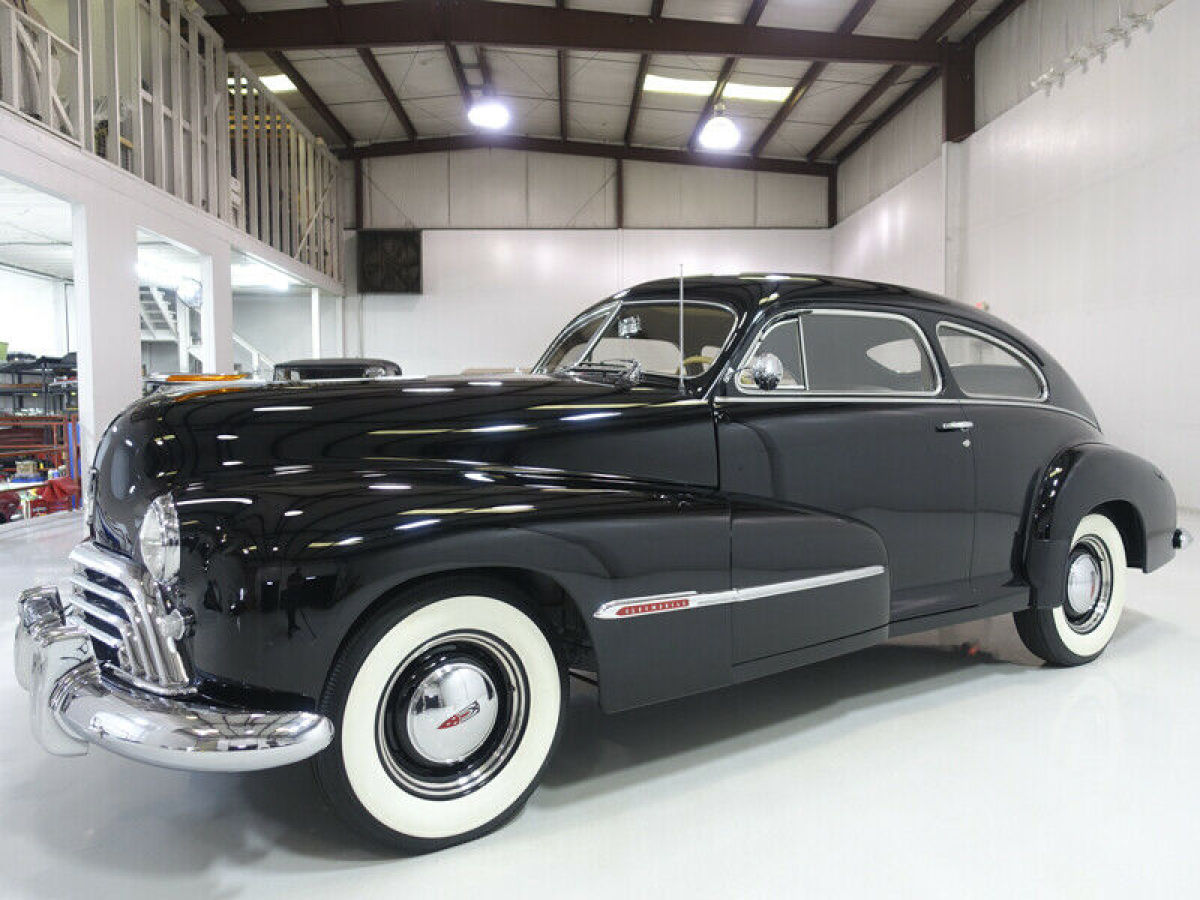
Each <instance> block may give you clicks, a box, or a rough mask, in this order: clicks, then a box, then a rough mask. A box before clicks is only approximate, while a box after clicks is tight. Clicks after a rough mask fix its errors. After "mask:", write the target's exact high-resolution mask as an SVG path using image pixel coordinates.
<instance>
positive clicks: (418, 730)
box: [407, 662, 500, 765]
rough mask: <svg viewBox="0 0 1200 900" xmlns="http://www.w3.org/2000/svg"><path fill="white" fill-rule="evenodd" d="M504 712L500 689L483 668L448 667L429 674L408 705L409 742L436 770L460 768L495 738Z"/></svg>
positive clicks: (452, 664) (468, 666)
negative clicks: (493, 734) (495, 728)
mask: <svg viewBox="0 0 1200 900" xmlns="http://www.w3.org/2000/svg"><path fill="white" fill-rule="evenodd" d="M499 711H500V701H499V699H498V698H497V697H496V687H495V685H493V684H492V679H491V678H489V677H488V674H487V672H485V671H484V670H483V669H482V668H481V667H479V666H477V665H475V664H474V663H470V662H458V663H448V664H446V665H444V666H441V667H440V668H438V669H435V670H434V671H433V672H431V673H430V674H429V675H428V676H427V677H426V678H425V679H424V680H423V681H421V683H420V684H419V685H417V689H416V690H415V691H414V692H413V695H412V699H411V700H410V701H409V703H408V717H407V728H408V739H409V740H410V741H411V742H412V745H413V747H414V748H415V749H416V751H417V752H418V753H419V754H421V756H422V757H424V758H425V760H427V761H428V762H430V763H433V764H434V765H449V764H451V763H457V762H462V761H463V760H464V759H466V758H467V757H468V756H470V755H471V754H472V753H473V752H474V751H475V750H478V749H479V747H480V745H481V744H482V743H483V742H484V741H485V740H487V736H488V735H489V734H491V731H492V728H493V726H495V724H496V718H497V716H498V715H499Z"/></svg>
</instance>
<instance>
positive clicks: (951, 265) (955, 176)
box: [942, 141, 967, 300]
mask: <svg viewBox="0 0 1200 900" xmlns="http://www.w3.org/2000/svg"><path fill="white" fill-rule="evenodd" d="M966 177H967V142H966V141H963V142H962V143H958V144H956V143H953V142H949V141H947V142H946V143H944V144H942V179H943V181H942V198H943V202H944V204H945V208H944V209H943V211H942V228H943V233H942V237H943V240H944V242H945V243H944V244H943V247H942V251H943V266H944V272H943V278H942V293H944V294H945V295H946V296H947V297H952V298H953V299H955V300H958V299H960V298H961V297H962V290H963V285H962V284H961V277H960V273H961V271H962V248H963V228H964V227H965V225H966V222H965V217H964V215H963V205H964V203H965V202H966V196H967V189H966Z"/></svg>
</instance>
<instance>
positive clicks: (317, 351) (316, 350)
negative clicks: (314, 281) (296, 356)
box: [311, 288, 321, 359]
mask: <svg viewBox="0 0 1200 900" xmlns="http://www.w3.org/2000/svg"><path fill="white" fill-rule="evenodd" d="M311 316H312V355H313V359H320V357H321V292H320V290H318V289H317V288H313V289H312V310H311Z"/></svg>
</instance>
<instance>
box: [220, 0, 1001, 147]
mask: <svg viewBox="0 0 1200 900" xmlns="http://www.w3.org/2000/svg"><path fill="white" fill-rule="evenodd" d="M202 2H203V5H204V6H205V7H206V8H209V9H210V10H212V11H214V12H217V11H223V9H222V8H221V7H220V5H219V0H202ZM348 2H352V3H353V2H367V0H348ZM495 2H507V0H495ZM519 2H522V3H526V4H532V5H538V6H553V5H554V0H519ZM951 2H952V0H878V2H876V4H875V6H874V7H873V8H872V10H871V11H870V12H869V13H868V14H867V16H866V18H865V19H864V20H863V22H862V23H861V24H860V25H859V27H858V28H857V29H856V33H857V34H864V35H875V36H888V37H898V38H907V39H913V38H917V37H919V36H920V35H921V34H922V33H923V32H924V31H925V30H926V29H927V28H928V27H929V26H930V25H931V24H932V23H933V22H934V21H935V20H936V19H937V18H938V16H939V15H941V14H942V12H944V11H945V9H946V8H947V7H948V6H949V5H950V3H951ZM650 3H651V0H568V6H569V7H571V8H573V9H591V10H600V11H606V12H619V13H630V14H636V15H645V14H646V13H648V12H649V10H650ZM998 3H999V0H979V2H977V3H975V4H974V6H973V7H972V8H971V9H970V11H968V13H967V14H966V15H964V16H963V17H962V18H961V19H960V20H959V22H958V24H957V25H955V27H954V28H953V29H952V30H951V31H950V33H949V37H950V38H951V39H952V40H956V39H958V38H961V37H962V36H963V35H964V34H966V33H967V32H968V31H969V30H970V29H971V28H973V27H974V26H975V25H977V24H978V23H979V21H980V20H981V19H983V17H984V16H986V15H987V14H988V13H989V12H990V11H991V10H992V9H993V8H994V7H995V6H997V5H998ZM245 5H246V6H247V7H248V8H249V9H250V10H251V11H252V12H253V11H267V10H277V9H285V8H298V7H319V6H322V5H323V3H322V2H321V0H245ZM749 5H750V0H666V4H665V6H664V16H665V17H670V18H686V19H696V20H703V21H714V22H741V21H742V20H743V18H744V16H745V14H746V10H747V9H748V7H749ZM853 5H854V0H769V2H768V3H767V6H766V9H765V10H764V12H763V15H762V18H761V19H760V24H761V25H763V26H777V27H785V28H804V29H811V30H816V31H833V30H835V29H836V28H837V27H838V24H839V23H840V22H841V21H842V20H843V19H844V18H845V16H846V14H847V13H848V12H849V11H850V9H851V8H852V7H853ZM460 51H461V54H462V56H463V58H464V62H466V63H470V62H473V59H474V56H473V49H472V48H470V47H466V46H464V47H462V48H460ZM375 55H376V56H377V58H378V59H379V63H380V66H381V67H382V68H383V71H384V72H385V73H386V74H387V77H388V79H389V80H390V81H391V84H392V86H393V87H394V88H395V90H396V93H397V94H398V95H399V97H400V99H401V102H402V103H403V104H404V108H405V110H406V112H407V113H408V115H409V117H410V118H411V119H412V121H413V124H414V126H415V127H416V129H417V132H418V134H419V135H420V136H421V137H444V136H449V135H458V134H469V133H472V132H473V131H474V129H473V128H472V127H471V126H470V125H469V123H468V122H467V119H466V110H465V109H464V108H463V102H462V98H461V97H460V95H459V91H458V86H457V82H456V81H455V78H454V74H453V71H452V69H451V67H450V64H449V62H448V60H447V57H446V52H445V50H444V48H442V47H441V46H436V47H428V48H411V47H406V48H400V49H397V48H379V49H377V50H375ZM487 55H488V61H489V62H490V64H491V69H492V77H493V81H494V85H495V89H496V91H497V93H498V94H500V95H501V96H503V97H504V98H506V99H507V100H508V101H509V102H510V105H511V108H512V113H513V124H512V125H511V126H510V130H511V131H513V132H514V133H518V134H523V135H529V136H534V137H553V138H557V137H559V136H560V135H559V119H558V76H557V59H556V54H555V52H554V51H553V50H540V49H519V48H516V49H514V48H488V49H487ZM287 56H288V59H289V60H291V61H292V63H293V64H294V65H295V66H296V68H297V70H299V72H300V74H301V75H303V76H304V78H305V79H307V80H308V82H309V83H310V84H311V85H312V87H313V89H314V90H315V91H316V92H317V94H318V96H320V97H321V99H322V100H324V101H325V103H326V104H328V106H329V107H330V109H331V110H332V111H333V113H334V114H335V115H336V116H337V118H338V119H339V120H340V121H341V122H342V124H344V125H345V126H346V128H347V129H348V130H349V132H350V134H351V135H352V136H353V137H354V139H355V141H356V142H359V143H366V142H378V141H389V140H396V139H402V138H404V137H405V134H404V131H403V129H402V128H401V126H400V123H399V122H398V121H397V120H396V117H395V116H394V115H393V114H392V112H391V110H390V108H389V107H388V105H387V103H386V102H385V101H384V99H383V97H382V95H381V94H380V92H379V89H378V87H377V86H376V85H375V83H374V81H373V80H372V79H371V77H370V75H369V74H368V73H367V70H366V67H365V66H364V65H363V63H362V61H361V60H360V59H359V57H358V55H357V53H356V52H355V51H353V50H337V51H296V52H291V53H288V54H287ZM567 56H568V60H569V73H570V77H569V79H568V81H569V98H568V99H569V103H568V110H569V129H570V137H571V138H572V139H574V140H582V141H600V142H609V143H617V142H620V141H622V140H623V138H624V133H625V125H626V122H627V119H628V115H629V103H630V98H631V97H632V95H633V90H634V84H633V82H634V78H635V75H636V72H637V66H638V55H637V54H619V53H596V52H590V51H589V52H584V51H571V52H569V53H568V54H567ZM246 61H247V62H248V63H249V64H250V65H251V66H252V67H253V68H254V69H255V70H256V71H257V72H259V73H260V74H274V73H275V72H276V71H277V70H276V68H275V67H274V65H273V64H272V63H271V62H270V61H269V60H268V59H267V57H266V56H265V55H263V54H247V55H246ZM722 62H723V58H721V57H711V58H705V57H692V56H676V55H659V56H652V57H651V60H650V69H649V71H650V72H652V73H655V74H659V75H667V76H673V77H685V78H709V79H711V78H713V77H715V76H716V74H717V72H718V70H719V69H720V67H721V64H722ZM807 68H808V64H807V63H805V62H800V61H794V60H762V59H754V60H740V61H739V62H738V64H737V67H736V69H735V75H734V78H735V80H738V81H743V82H748V83H751V84H762V85H793V84H795V83H796V81H797V80H799V78H800V77H801V76H802V75H803V74H804V71H805V70H806V69H807ZM887 68H888V67H887V66H879V65H864V64H853V63H842V64H836V65H830V66H827V67H826V68H825V70H824V72H823V73H822V75H821V77H820V78H819V79H818V80H817V81H816V83H815V84H814V85H813V86H812V88H811V90H810V91H809V93H808V95H807V96H806V97H804V98H802V99H801V101H800V102H799V103H798V104H797V105H796V108H795V109H794V110H793V111H792V114H791V115H790V117H789V118H788V120H787V122H786V124H785V125H784V126H783V127H782V128H781V129H780V130H779V132H778V134H777V135H776V137H775V139H774V140H772V141H771V143H770V144H769V145H768V146H767V148H766V151H765V153H764V155H766V156H773V157H784V158H800V157H802V156H804V154H805V153H807V152H808V151H809V150H810V149H811V148H812V146H813V145H814V144H815V143H816V142H817V141H818V140H820V138H821V137H822V136H823V135H824V134H825V132H826V131H827V130H828V128H829V126H831V125H833V124H834V123H836V122H838V121H839V120H840V119H841V118H842V117H843V116H844V115H845V114H846V113H847V112H848V111H849V110H850V108H851V107H852V106H853V105H854V104H855V103H856V102H857V101H858V100H859V99H860V98H861V97H862V95H863V94H864V93H865V92H866V90H867V89H868V87H869V86H870V85H871V84H873V83H874V82H875V81H876V80H877V79H878V78H879V76H880V75H882V74H883V73H884V72H886V71H887ZM923 74H924V70H923V69H920V68H910V69H908V70H907V71H906V73H905V75H904V77H903V78H902V79H901V80H900V82H899V83H898V84H897V85H896V86H894V87H892V88H891V89H890V90H889V91H887V92H886V93H885V94H884V96H883V97H881V98H880V100H878V101H877V102H876V103H875V104H874V105H873V106H872V108H871V109H870V110H868V111H867V113H866V114H865V115H864V116H863V117H862V120H861V121H860V122H858V123H856V124H855V125H854V126H852V127H851V128H849V129H847V131H846V132H845V133H844V134H843V135H842V137H841V138H840V139H839V140H838V141H836V142H835V143H834V144H833V145H832V147H831V148H830V152H831V153H832V154H834V155H836V153H837V152H838V151H839V150H840V149H841V148H842V147H844V146H845V145H846V144H847V143H849V142H850V141H851V140H853V139H854V137H855V136H856V135H857V134H858V132H859V131H860V130H861V129H862V128H863V127H865V126H866V125H867V124H868V123H869V122H870V121H871V120H873V119H874V118H875V117H876V116H878V115H879V114H880V113H881V112H882V111H883V110H884V109H886V108H887V106H888V105H889V104H890V103H891V102H892V101H893V100H895V99H896V97H898V96H899V95H900V94H901V93H903V91H904V89H905V88H906V87H907V86H908V85H909V84H911V83H912V82H913V81H915V80H916V79H918V78H920V77H921V75H923ZM467 75H468V79H469V80H471V81H473V82H477V81H478V75H477V72H476V70H475V69H473V68H468V69H467ZM280 97H281V98H282V99H283V100H284V102H285V103H287V104H288V106H289V107H291V109H292V110H293V111H294V112H295V113H296V114H297V116H298V117H299V118H300V119H301V120H302V121H303V122H304V124H305V125H307V126H308V127H309V128H310V129H312V131H313V132H315V133H316V134H320V135H323V136H324V137H325V138H326V140H328V141H330V142H332V143H336V141H335V140H334V137H333V134H332V132H331V130H330V128H329V126H328V125H327V124H326V123H325V122H324V121H323V120H322V119H321V118H320V117H319V116H318V115H317V114H316V113H315V112H314V111H313V109H312V108H311V107H310V106H309V105H308V104H307V103H306V102H305V101H304V99H303V98H302V97H301V96H300V95H299V94H298V93H284V94H281V95H280ZM704 101H705V98H703V97H692V96H674V95H667V94H655V93H646V94H645V95H644V96H643V99H642V106H641V112H640V114H639V117H638V123H637V130H636V133H635V136H634V143H635V144H639V145H643V146H651V147H666V148H674V149H679V148H682V147H684V146H685V145H686V143H687V140H688V138H689V137H690V135H691V133H692V131H693V129H694V128H695V126H696V122H697V119H698V117H699V114H700V112H701V110H702V109H703V106H704ZM777 109H778V106H777V105H776V104H774V103H760V102H753V101H734V102H730V103H728V104H727V110H728V113H729V115H730V116H732V117H733V118H735V120H737V121H738V122H739V124H741V126H742V131H743V134H744V135H745V139H744V141H743V146H744V147H748V146H749V145H750V144H752V143H753V142H754V140H755V139H756V138H757V136H758V134H759V133H760V132H761V130H762V128H763V127H765V126H766V124H767V122H768V121H770V119H771V117H772V116H773V115H774V114H775V112H776V110H777Z"/></svg>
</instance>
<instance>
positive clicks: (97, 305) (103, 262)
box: [72, 201, 142, 469]
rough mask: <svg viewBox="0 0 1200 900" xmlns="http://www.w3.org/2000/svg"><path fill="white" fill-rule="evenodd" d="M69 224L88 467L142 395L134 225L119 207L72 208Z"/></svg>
mask: <svg viewBox="0 0 1200 900" xmlns="http://www.w3.org/2000/svg"><path fill="white" fill-rule="evenodd" d="M72 223H73V229H72V243H73V247H74V262H75V310H76V312H75V317H76V322H77V323H78V324H77V325H76V334H77V336H78V347H77V349H78V353H79V425H80V432H81V440H82V444H83V450H82V452H83V464H84V468H85V469H86V468H87V466H89V465H91V461H92V457H93V455H94V454H95V452H96V445H97V443H98V441H99V437H100V435H101V433H102V432H103V430H104V428H106V427H107V426H108V423H109V422H110V421H112V419H113V418H114V417H115V416H116V415H117V413H119V412H120V411H121V410H122V409H124V408H125V407H126V406H127V405H128V404H130V403H132V402H133V401H134V400H136V399H137V398H138V397H140V396H141V393H142V378H141V375H142V365H141V360H142V347H141V331H140V328H139V325H138V314H137V303H138V276H137V227H136V226H135V224H134V221H133V218H132V217H131V216H130V215H129V213H128V211H127V210H126V209H125V208H124V206H123V204H122V203H120V202H113V203H100V202H98V201H93V202H92V203H91V204H90V205H89V206H86V207H85V206H84V205H82V204H77V205H76V206H75V207H74V209H73V215H72Z"/></svg>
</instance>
